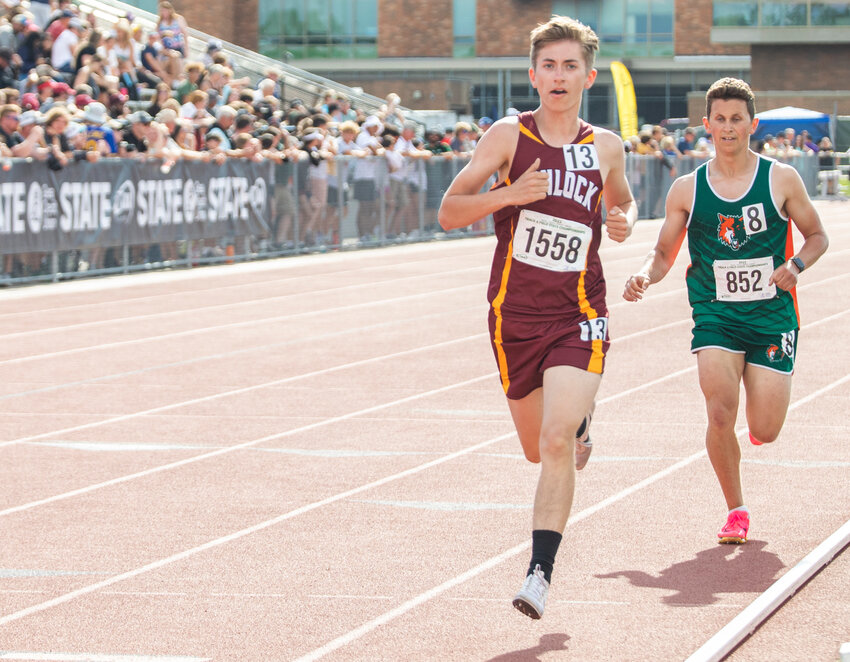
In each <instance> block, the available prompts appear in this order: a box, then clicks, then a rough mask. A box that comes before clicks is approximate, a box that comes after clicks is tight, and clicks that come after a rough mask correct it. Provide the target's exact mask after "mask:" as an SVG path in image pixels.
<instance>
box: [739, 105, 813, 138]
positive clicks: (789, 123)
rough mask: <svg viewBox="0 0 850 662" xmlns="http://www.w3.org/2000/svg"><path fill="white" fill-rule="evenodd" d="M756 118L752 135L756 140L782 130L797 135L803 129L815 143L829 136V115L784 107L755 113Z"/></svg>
mask: <svg viewBox="0 0 850 662" xmlns="http://www.w3.org/2000/svg"><path fill="white" fill-rule="evenodd" d="M756 117H757V118H758V120H759V125H758V127H756V132H755V133H754V134H753V138H754V139H756V140H759V139H762V138H764V136H765V135H767V134H768V133H772V134H773V135H776V132H777V131H782V130H784V129H794V131H796V132H797V133H800V132H801V131H803V129H805V130H806V131H808V132H809V133H810V134H812V138H813V139H814V141H815V142H817V141H819V140H820V139H821V138H823V137H824V136H828V135H829V115H827V114H826V113H820V112H818V111H816V110H807V109H805V108H795V107H794V106H784V107H782V108H774V109H773V110H766V111H764V112H762V113H756Z"/></svg>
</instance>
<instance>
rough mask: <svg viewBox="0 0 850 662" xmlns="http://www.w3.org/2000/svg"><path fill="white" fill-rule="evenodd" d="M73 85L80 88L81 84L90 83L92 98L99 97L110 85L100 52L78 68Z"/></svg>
mask: <svg viewBox="0 0 850 662" xmlns="http://www.w3.org/2000/svg"><path fill="white" fill-rule="evenodd" d="M71 85H72V87H73V88H74V89H79V88H80V86H81V85H88V86H89V88H91V96H92V98H95V99H99V98H100V95H101V93H103V92H106V90H107V88H108V85H109V82H108V81H107V79H106V71H105V70H104V68H103V56H102V55H101V54H100V53H95V54H94V55H92V56H91V57H90V58H89V60H88V62H87V63H86V64H84V65H83V66H82V67H80V69H78V70H77V74H76V75H75V76H74V82H73V83H71Z"/></svg>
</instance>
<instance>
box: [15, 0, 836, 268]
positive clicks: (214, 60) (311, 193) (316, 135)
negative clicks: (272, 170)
mask: <svg viewBox="0 0 850 662" xmlns="http://www.w3.org/2000/svg"><path fill="white" fill-rule="evenodd" d="M187 40H188V26H187V24H186V21H185V19H184V18H183V17H182V16H180V15H179V14H178V13H177V12H175V10H174V8H173V6H172V5H171V3H170V2H168V1H167V0H163V1H162V2H160V3H159V16H158V21H157V24H156V28H155V29H153V30H149V31H148V30H145V29H144V28H143V27H142V26H141V25H140V24H139V22H138V21H136V20H135V18H134V16H133V15H132V14H127V15H126V16H123V17H121V18H119V19H117V20H115V21H114V22H112V23H104V22H103V20H101V19H97V18H96V17H95V16H94V15H93V14H88V15H83V14H82V13H81V11H80V8H79V6H78V5H76V4H75V3H74V2H72V0H49V1H48V0H42V1H34V2H33V1H31V2H30V3H29V5H28V7H27V8H24V6H22V5H21V3H20V0H0V158H2V157H19V158H32V159H36V160H40V161H44V162H45V163H46V165H47V167H49V168H52V169H56V170H58V169H61V168H64V167H66V166H68V164H70V163H73V162H74V161H88V162H95V161H98V160H99V159H101V158H111V157H120V158H130V159H149V158H155V159H159V160H161V162H162V167H163V170H164V171H167V170H168V169H169V168H170V167H171V166H172V165H173V164H174V163H175V162H176V161H177V160H180V159H186V160H194V161H202V162H211V163H219V164H220V163H222V162H223V161H224V160H226V159H234V158H242V159H250V160H253V161H266V160H268V161H271V162H274V163H290V164H293V169H292V172H293V175H292V178H293V179H294V180H296V183H297V186H295V187H292V186H277V187H276V188H275V195H274V199H273V204H274V207H275V209H274V218H275V222H274V227H273V228H271V229H270V232H269V236H267V237H264V238H262V240H263V241H264V242H266V244H267V245H268V246H271V247H273V248H287V247H291V246H295V245H302V244H304V245H319V246H320V245H323V244H328V243H333V244H336V243H338V242H339V237H338V236H336V233H337V232H338V229H339V226H340V212H341V211H342V210H344V209H345V208H346V205H347V204H348V203H349V202H354V201H356V207H357V212H356V223H357V233H358V236H359V237H360V239H361V240H367V241H368V240H369V239H370V238H372V239H374V238H375V236H376V234H377V233H378V232H380V234H381V235H382V237H383V238H387V237H389V238H393V237H397V238H405V237H413V236H415V235H416V233H417V232H418V228H419V214H418V210H419V208H420V197H421V196H422V194H423V193H424V191H425V189H426V187H427V186H428V181H427V178H425V177H424V169H423V168H422V167H417V161H418V160H425V159H434V158H437V159H465V158H468V157H469V156H470V154H471V152H472V150H474V148H475V145H476V143H477V141H478V139H479V138H480V137H481V135H483V133H484V132H485V131H487V130H488V129H489V127H490V126H491V125H492V124H493V120H492V119H491V118H488V117H482V118H480V119H479V120H478V121H477V122H458V123H457V124H455V125H454V126H449V127H440V126H431V127H427V128H425V130H424V132H423V131H422V127H421V126H419V125H417V124H415V123H412V122H410V121H408V120H407V119H406V118H405V116H404V114H403V112H402V110H401V109H400V106H399V104H400V101H401V100H400V99H399V97H398V95H396V94H389V95H388V96H387V98H386V100H385V103H384V104H383V106H382V107H381V108H380V110H379V111H378V112H376V113H374V114H371V115H367V114H366V113H364V112H363V111H362V110H360V109H358V108H354V107H352V105H351V103H350V101H349V99H347V98H346V96H345V95H344V94H337V93H334V92H332V91H328V92H327V93H325V94H323V95H321V97H320V98H318V99H314V100H308V101H307V102H305V101H304V100H302V99H299V98H293V99H287V98H286V96H285V91H284V89H283V85H282V82H281V76H282V72H281V71H279V70H277V69H275V68H273V67H272V68H269V69H268V70H266V71H265V77H264V78H263V79H262V80H259V81H257V82H252V81H251V80H249V79H248V78H247V77H242V78H237V77H235V75H234V70H233V66H232V62H231V61H230V60H229V57H228V55H227V54H226V53H225V52H224V50H223V48H222V43H221V42H220V41H219V40H217V39H210V40H209V42H208V44H207V49H206V51H205V52H204V53H203V54H202V56H201V57H200V59H193V58H192V57H190V54H189V51H188V43H187ZM517 112H518V111H516V110H515V109H509V110H508V113H507V114H516V113H517ZM783 133H784V134H785V135H782V134H783ZM420 135H421V138H420ZM824 141H826V142H824ZM824 141H821V142H820V144H817V145H815V144H814V143H813V142H812V141H811V140H810V139H809V137H808V136H806V135H805V134H801V135H797V136H795V135H793V132H791V135H788V133H787V132H781V133H780V134H779V135H777V136H767V137H766V138H765V140H764V141H763V142H762V143H761V144H759V145H758V146H757V151H761V152H763V153H765V154H768V155H770V156H776V157H777V158H786V157H787V158H790V157H791V156H793V154H796V153H810V152H817V153H819V154H820V157H821V158H827V155H828V154H831V151H830V149H831V148H830V145H829V144H828V141H829V139H828V138H826V139H824ZM624 148H625V149H626V151H628V152H633V153H635V154H645V155H653V156H655V157H656V158H657V159H658V160H659V163H660V164H661V167H662V168H663V171H664V172H665V173H666V174H667V175H668V176H669V177H665V179H667V178H669V179H670V180H671V181H672V179H673V178H675V177H676V176H677V175H678V174H681V172H680V169H679V167H678V165H679V160H680V159H681V158H683V157H691V156H693V157H698V158H708V157H709V156H711V154H712V151H713V146H712V144H711V139H710V136H701V137H699V136H698V134H697V131H695V130H694V129H692V128H688V129H685V130H684V131H683V132H682V133H681V136H680V137H678V138H677V137H675V136H674V134H672V133H668V131H667V130H666V129H665V128H664V127H661V126H651V127H645V128H644V129H642V130H641V132H640V133H639V135H638V136H634V137H632V138H630V139H629V140H626V141H625V142H624ZM340 157H346V158H344V159H341V158H340ZM350 157H381V158H353V159H352V158H350ZM7 165H8V164H7ZM4 167H6V166H4ZM635 176H636V177H639V176H640V173H639V172H636V173H635ZM668 185H669V184H668ZM657 197H658V196H657V195H655V196H653V199H655V198H657ZM379 203H382V204H379ZM296 212H297V215H298V219H299V223H298V232H297V236H296V234H295V226H294V223H293V220H294V217H295V215H296ZM473 229H483V227H477V228H473ZM156 248H157V250H158V251H159V254H158V257H159V256H161V257H162V259H173V258H174V257H176V249H175V247H173V246H169V247H164V246H162V247H156ZM206 250H218V247H216V246H207V247H206ZM87 257H88V259H87V260H85V261H84V262H85V264H87V265H88V266H89V267H90V268H97V267H101V266H109V264H108V259H107V261H106V262H104V255H101V252H100V251H93V252H92V255H89V256H87ZM107 257H108V256H107ZM138 259H141V260H146V259H150V258H149V256H145V255H141V256H140V257H139V258H138ZM43 262H44V261H43V259H42V261H41V262H39V261H38V260H37V259H35V260H34V262H33V261H30V262H26V261H24V263H23V264H16V265H13V264H10V258H9V257H8V256H7V258H6V264H5V265H4V271H6V272H8V273H16V274H20V273H32V272H37V271H38V270H39V269H44V263H43Z"/></svg>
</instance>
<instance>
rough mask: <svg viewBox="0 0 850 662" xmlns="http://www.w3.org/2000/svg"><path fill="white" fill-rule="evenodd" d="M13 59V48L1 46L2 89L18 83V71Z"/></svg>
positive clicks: (0, 80)
mask: <svg viewBox="0 0 850 662" xmlns="http://www.w3.org/2000/svg"><path fill="white" fill-rule="evenodd" d="M12 61H13V59H12V50H11V49H9V48H6V47H3V48H0V90H2V89H5V88H7V87H17V85H18V73H17V71H16V67H14V66H13V64H12Z"/></svg>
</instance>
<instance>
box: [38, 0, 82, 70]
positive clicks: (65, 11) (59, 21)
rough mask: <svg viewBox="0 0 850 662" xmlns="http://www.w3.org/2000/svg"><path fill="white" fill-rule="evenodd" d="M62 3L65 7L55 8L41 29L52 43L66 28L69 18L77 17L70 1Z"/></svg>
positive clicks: (69, 21)
mask: <svg viewBox="0 0 850 662" xmlns="http://www.w3.org/2000/svg"><path fill="white" fill-rule="evenodd" d="M63 4H64V5H65V7H63V8H61V9H57V10H56V12H55V13H54V14H53V16H52V17H51V19H50V21H49V22H48V24H47V26H46V27H45V28H44V29H43V31H44V33H45V34H46V35H47V36H48V37H50V39H51V41H52V42H53V43H54V44H55V43H56V40H57V39H58V38H59V35H60V34H62V33H63V32H64V31H65V30H67V29H68V27H69V25H70V23H71V19H72V18H77V14H76V12H74V11H73V10H72V9H71V3H70V2H64V1H63ZM77 20H79V19H77ZM54 66H56V65H54Z"/></svg>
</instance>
